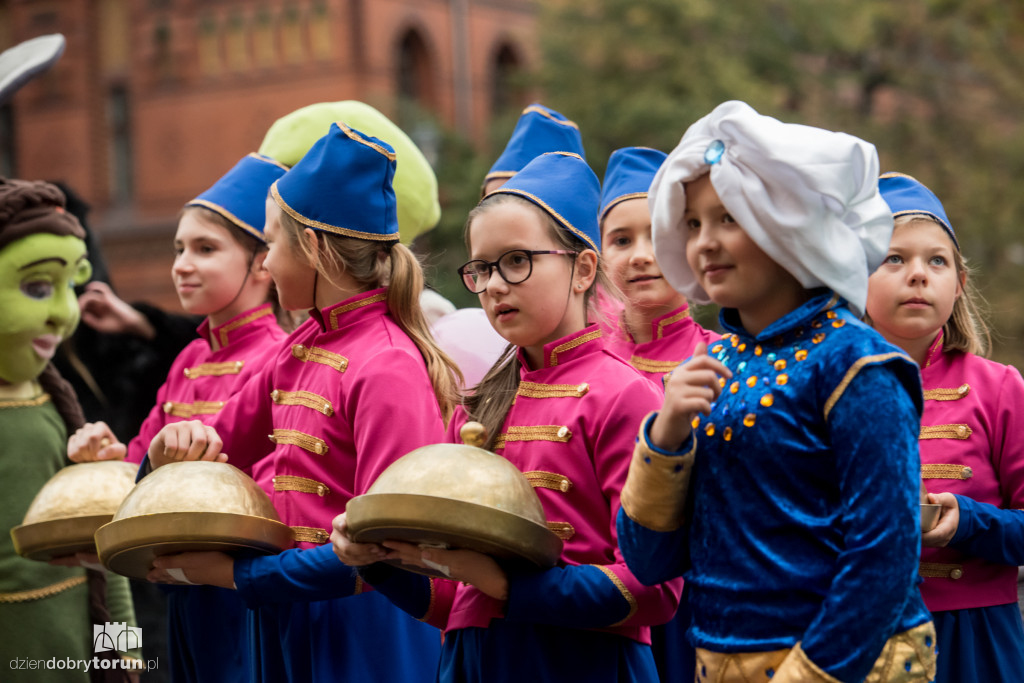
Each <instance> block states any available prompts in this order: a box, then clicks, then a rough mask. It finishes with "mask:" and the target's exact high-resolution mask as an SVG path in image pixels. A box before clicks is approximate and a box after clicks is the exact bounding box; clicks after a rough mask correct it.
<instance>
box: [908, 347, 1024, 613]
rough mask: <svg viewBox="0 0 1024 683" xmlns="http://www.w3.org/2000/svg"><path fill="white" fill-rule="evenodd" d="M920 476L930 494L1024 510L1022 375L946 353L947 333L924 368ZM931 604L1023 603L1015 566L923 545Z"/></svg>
mask: <svg viewBox="0 0 1024 683" xmlns="http://www.w3.org/2000/svg"><path fill="white" fill-rule="evenodd" d="M921 379H922V380H923V385H924V398H925V406H924V415H923V417H922V418H921V425H922V426H921V437H920V444H921V476H922V478H923V479H924V484H925V487H926V488H927V489H928V491H929V492H931V493H940V492H942V491H949V492H950V493H955V494H958V495H962V496H966V497H969V498H972V499H973V500H976V501H979V502H982V503H988V504H991V505H994V506H996V507H997V508H1001V509H1004V510H1010V509H1016V510H1020V509H1024V417H1022V415H1021V410H1024V381H1022V380H1021V375H1020V373H1019V372H1018V371H1017V370H1016V368H1013V367H1012V366H1007V365H1002V364H1000V363H996V362H994V361H990V360H986V359H984V358H980V357H978V356H975V355H973V354H969V353H961V352H949V353H944V352H943V351H942V334H941V333H940V334H939V337H938V338H937V339H936V340H935V343H934V344H932V347H931V348H930V349H929V350H928V359H927V361H926V363H925V365H924V367H923V368H921ZM921 575H922V576H924V577H925V580H924V584H922V586H921V595H922V596H923V597H924V600H925V604H926V605H927V606H928V609H930V610H932V611H933V612H934V611H946V610H955V609H967V608H971V607H989V606H993V605H1005V604H1008V603H1013V602H1016V601H1017V567H1015V566H1010V565H1003V564H994V563H992V562H988V561H986V560H983V559H981V558H977V557H968V556H966V555H964V554H963V553H961V552H959V551H957V550H955V549H953V548H950V547H946V548H923V549H922V551H921Z"/></svg>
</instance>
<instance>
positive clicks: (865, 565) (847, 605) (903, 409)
mask: <svg viewBox="0 0 1024 683" xmlns="http://www.w3.org/2000/svg"><path fill="white" fill-rule="evenodd" d="M897 371H898V370H896V369H892V368H890V367H889V365H888V364H887V365H867V366H865V367H864V368H863V369H861V370H860V371H859V372H858V373H857V374H856V375H854V377H853V379H852V380H851V381H850V383H849V384H848V385H847V387H846V389H845V391H844V392H843V393H842V395H841V396H840V397H839V399H838V401H837V402H836V404H835V406H834V407H833V409H832V411H831V412H830V413H829V414H828V416H827V422H828V429H829V438H830V442H831V444H832V448H833V450H834V452H835V457H836V475H837V478H838V485H839V493H840V496H841V500H842V501H843V512H842V516H841V518H840V524H841V525H842V528H841V532H842V537H843V547H842V548H841V550H840V552H839V555H838V557H837V558H836V565H835V578H834V579H833V581H832V585H831V586H830V588H829V591H828V593H827V594H826V595H825V599H824V601H823V602H822V605H821V608H820V609H819V611H818V614H817V615H816V616H815V618H814V620H813V621H812V622H811V624H810V625H809V626H808V628H807V630H806V631H805V633H804V637H803V639H802V644H801V647H802V648H803V650H804V652H805V653H806V655H807V657H808V658H810V660H811V661H812V662H814V663H815V664H816V665H817V666H818V667H820V668H821V669H823V670H824V671H825V672H827V673H828V674H830V675H832V676H834V677H835V678H838V679H839V680H843V681H847V680H849V681H861V680H864V677H865V676H867V674H868V672H869V671H870V670H871V667H872V665H873V664H874V662H875V660H876V659H877V657H878V655H879V654H880V653H881V651H882V648H883V647H884V645H885V642H886V640H887V639H888V638H889V637H890V636H892V635H893V633H894V629H895V627H896V624H897V623H898V621H899V618H900V617H901V615H902V613H903V611H904V608H905V605H906V603H907V599H908V596H910V595H911V592H912V591H915V590H917V589H916V581H917V574H918V561H919V557H920V553H921V532H920V509H919V482H920V469H921V468H920V456H919V454H918V444H917V437H918V431H919V427H918V425H919V424H920V415H919V413H918V410H917V408H916V407H915V404H914V402H913V399H912V398H911V395H910V393H908V389H907V388H905V386H904V385H903V384H902V383H901V382H900V381H899V379H898V378H897V375H896V372H897Z"/></svg>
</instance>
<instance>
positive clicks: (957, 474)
mask: <svg viewBox="0 0 1024 683" xmlns="http://www.w3.org/2000/svg"><path fill="white" fill-rule="evenodd" d="M973 476H974V470H972V469H971V468H970V467H966V466H964V465H934V464H933V465H921V478H922V479H970V478H971V477H973Z"/></svg>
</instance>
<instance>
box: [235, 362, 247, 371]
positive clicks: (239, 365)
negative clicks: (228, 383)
mask: <svg viewBox="0 0 1024 683" xmlns="http://www.w3.org/2000/svg"><path fill="white" fill-rule="evenodd" d="M243 365H245V362H244V361H240V360H236V361H235V370H241V369H242V366H243Z"/></svg>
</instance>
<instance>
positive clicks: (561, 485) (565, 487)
mask: <svg viewBox="0 0 1024 683" xmlns="http://www.w3.org/2000/svg"><path fill="white" fill-rule="evenodd" d="M558 488H559V489H561V491H562V493H566V492H567V491H568V490H569V480H568V479H562V481H561V483H559V484H558Z"/></svg>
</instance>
